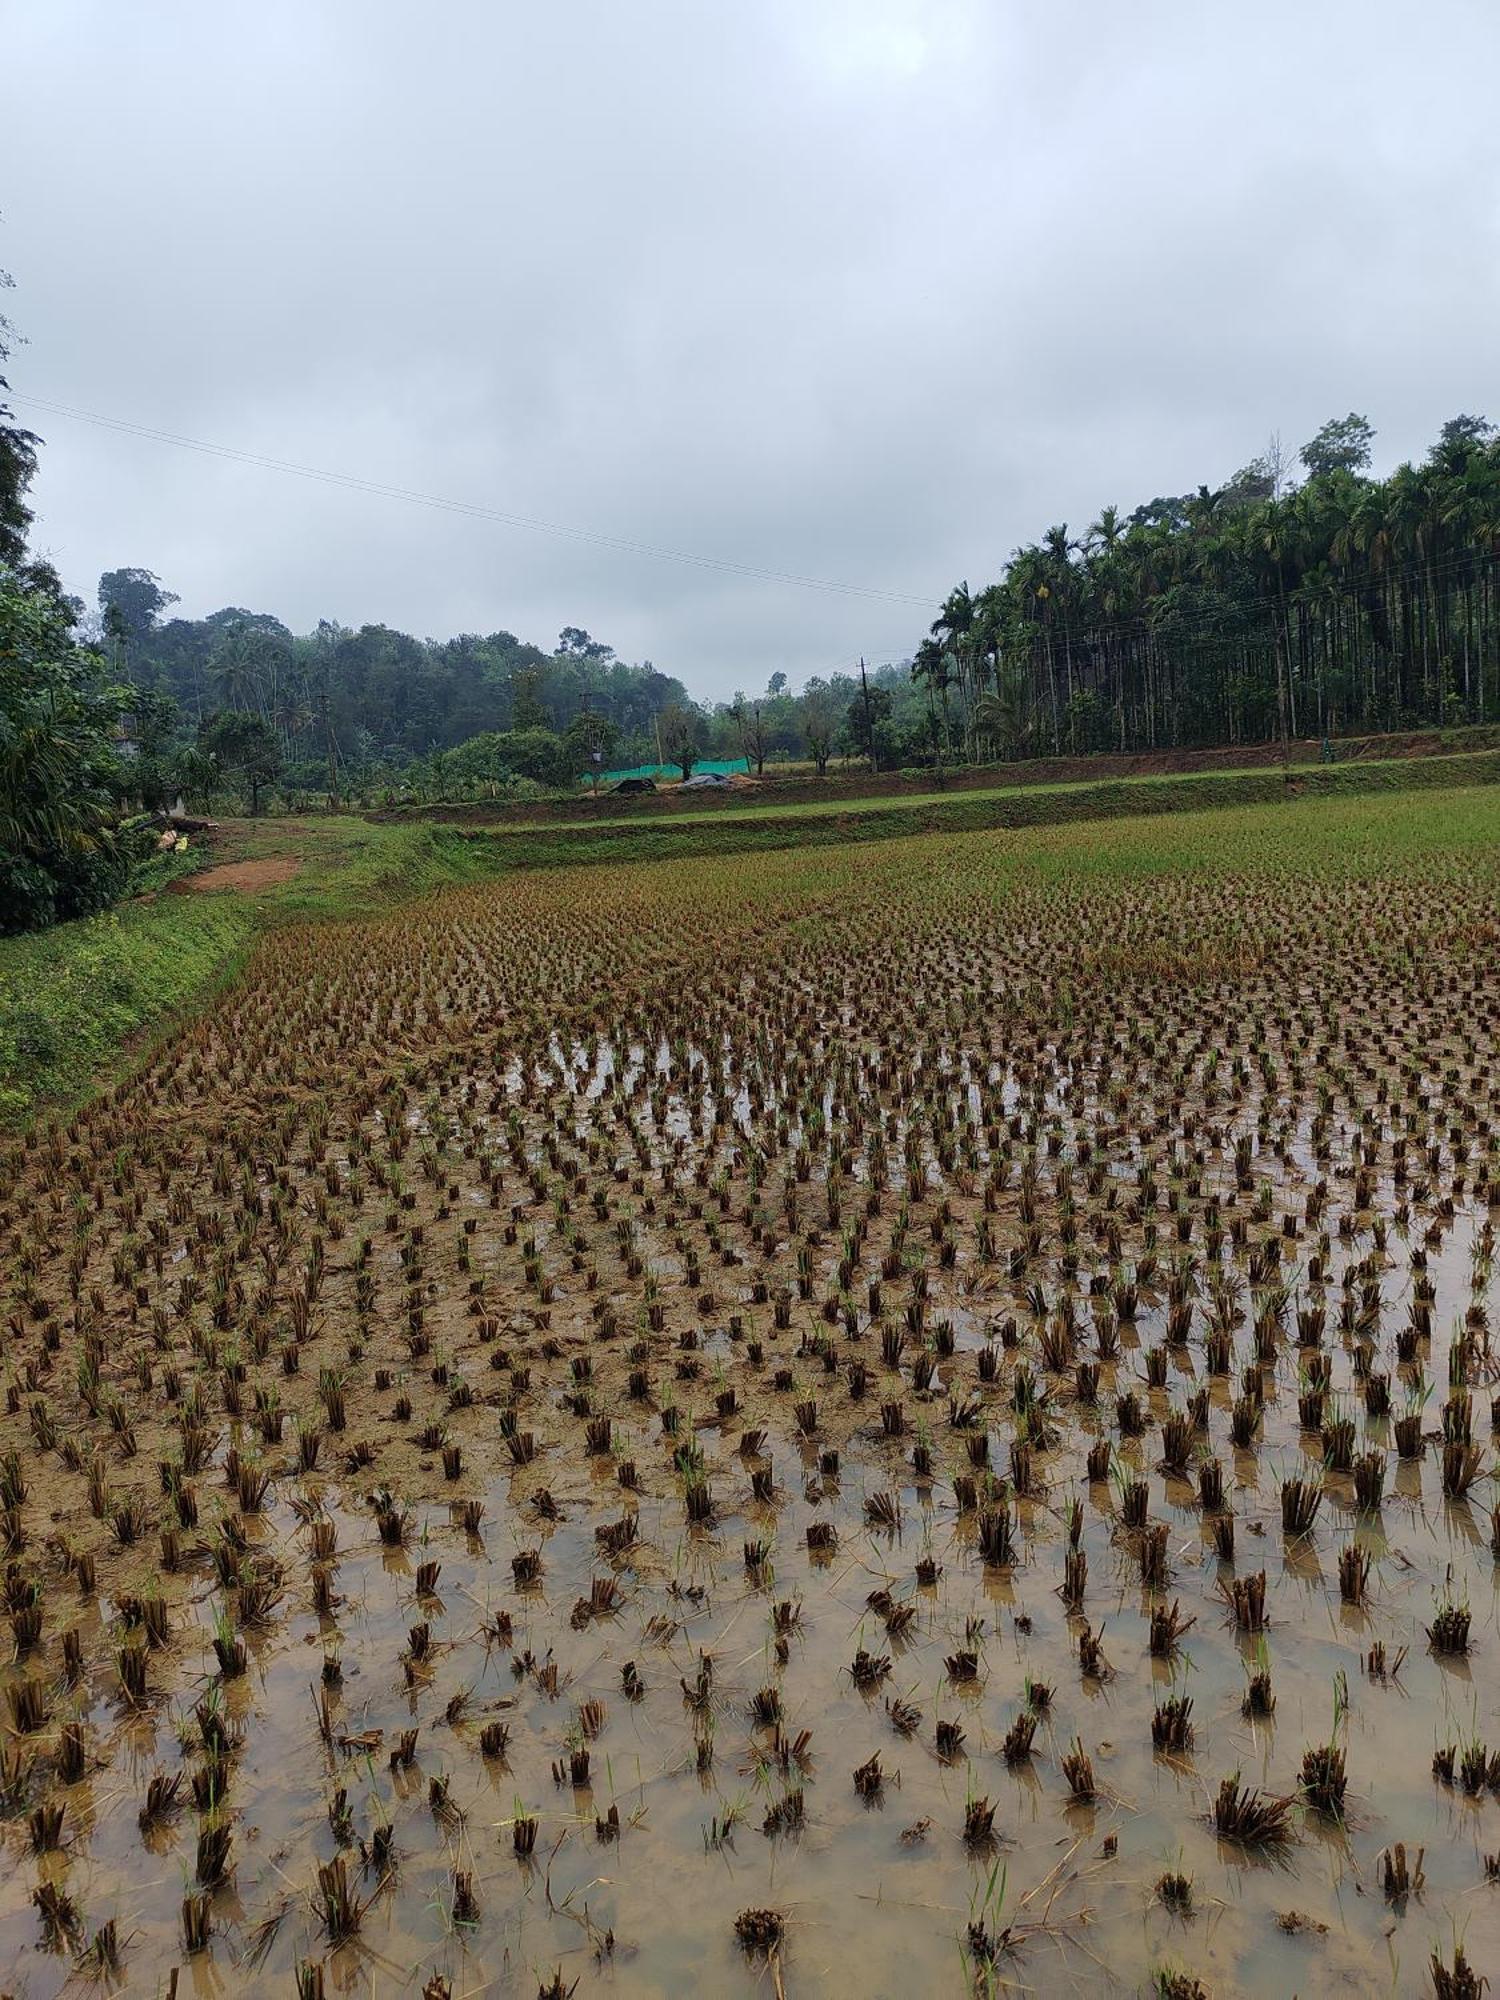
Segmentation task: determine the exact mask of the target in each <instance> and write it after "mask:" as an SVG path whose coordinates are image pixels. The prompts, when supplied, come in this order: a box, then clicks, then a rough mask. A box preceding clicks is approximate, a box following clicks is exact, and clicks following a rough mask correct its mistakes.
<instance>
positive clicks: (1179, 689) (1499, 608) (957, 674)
mask: <svg viewBox="0 0 1500 2000" xmlns="http://www.w3.org/2000/svg"><path fill="white" fill-rule="evenodd" d="M1373 442H1374V432H1373V431H1372V429H1371V427H1370V424H1369V423H1368V421H1367V420H1366V419H1365V418H1364V417H1362V416H1358V415H1356V414H1353V413H1351V414H1350V415H1349V416H1347V417H1341V418H1335V419H1333V420H1332V421H1330V422H1329V423H1327V424H1325V425H1324V426H1323V428H1322V429H1321V430H1320V431H1318V433H1317V434H1316V436H1314V437H1312V438H1311V439H1309V440H1308V442H1307V443H1306V444H1305V445H1304V446H1303V447H1302V449H1301V451H1300V453H1299V454H1298V463H1299V464H1300V467H1301V471H1302V474H1303V478H1302V481H1301V483H1300V484H1298V483H1296V481H1295V480H1294V478H1293V476H1292V473H1293V468H1292V466H1291V464H1290V463H1289V460H1288V455H1287V454H1286V453H1285V452H1284V451H1283V450H1282V447H1281V444H1280V441H1279V440H1278V439H1273V440H1272V443H1271V446H1270V448H1269V449H1268V450H1267V451H1266V453H1264V454H1263V455H1262V456H1261V457H1260V458H1258V459H1255V460H1254V461H1253V462H1252V463H1251V464H1249V465H1248V466H1246V467H1245V468H1244V469H1243V470H1242V471H1240V472H1238V473H1236V474H1235V475H1234V477H1233V478H1232V479H1230V480H1229V481H1228V482H1227V483H1226V484H1225V485H1224V486H1222V487H1219V488H1217V489H1215V488H1211V487H1208V486H1200V487H1199V488H1198V490H1197V492H1196V493H1193V494H1186V495H1181V496H1177V497H1174V498H1167V499H1156V500H1152V501H1149V502H1147V503H1146V504H1145V505H1144V506H1140V507H1137V508H1136V509H1135V510H1134V512H1133V513H1131V514H1129V515H1123V514H1122V513H1121V512H1120V510H1119V509H1118V508H1117V507H1112V506H1111V507H1105V508H1104V509H1103V510H1102V511H1101V512H1100V514H1099V517H1098V519H1097V520H1096V521H1095V522H1094V523H1093V524H1092V526H1090V527H1089V528H1088V529H1087V530H1086V531H1085V532H1084V533H1083V534H1082V535H1076V536H1075V535H1073V534H1070V532H1069V530H1068V529H1067V527H1066V526H1063V527H1055V528H1051V529H1049V530H1048V532H1047V533H1046V534H1045V535H1044V536H1043V537H1042V539H1041V540H1040V541H1039V542H1035V543H1032V544H1030V545H1029V546H1027V547H1025V548H1022V549H1018V550H1016V552H1015V553H1014V554H1013V555H1012V557H1011V559H1010V562H1009V563H1008V564H1007V565H1006V568H1005V571H1004V573H1003V575H1002V576H1001V577H1000V579H999V581H998V582H996V583H994V584H991V585H990V586H989V587H988V588H986V589H984V590H982V591H979V592H971V591H970V589H969V587H968V585H967V584H966V583H965V584H960V585H959V587H958V588H957V589H956V590H955V591H954V592H953V593H952V594H951V596H950V597H949V598H948V601H947V603H946V604H945V605H944V606H943V609H942V612H941V614H940V616H939V618H938V620H937V622H936V623H935V624H934V626H933V628H932V633H931V636H930V637H929V638H928V639H926V640H925V641H924V642H923V644H922V645H921V647H920V648H919V649H918V651H917V655H916V659H915V662H914V665H913V672H914V674H915V675H916V677H917V679H918V680H919V681H920V682H921V683H922V684H923V685H924V686H925V687H926V688H927V689H928V690H929V691H930V693H931V695H932V698H933V703H934V706H935V710H936V713H937V716H938V721H939V728H940V730H941V733H942V737H943V740H944V742H945V744H946V745H947V746H949V748H950V750H951V752H953V753H954V754H963V755H967V756H976V755H982V754H984V753H985V752H986V751H992V750H1005V751H1007V752H1018V751H1025V750H1027V749H1035V748H1037V747H1041V748H1045V749H1049V750H1050V749H1058V750H1066V751H1072V752H1088V751H1093V750H1104V749H1118V750H1135V749H1155V748H1161V747H1168V746H1177V745H1187V744H1208V743H1244V742H1251V741H1267V740H1271V739H1273V738H1275V737H1278V736H1280V737H1292V736H1302V737H1309V736H1320V737H1321V736H1328V735H1336V734H1340V733H1357V732H1365V731H1378V730H1384V729H1399V728H1412V727H1421V726H1424V725H1434V724H1455V723H1460V722H1482V721H1490V720H1493V719H1495V718H1496V717H1497V716H1500V601H1497V595H1496V583H1497V577H1496V558H1497V554H1500V441H1497V438H1496V434H1495V428H1494V426H1493V425H1492V424H1490V423H1488V422H1487V421H1485V420H1484V419H1483V418H1480V417H1470V416H1458V417H1454V418H1452V419H1451V420H1450V421H1449V422H1448V423H1446V424H1444V425H1443V427H1442V430H1441V433H1440V434H1439V437H1438V439H1437V442H1436V443H1435V444H1434V446H1433V447H1432V450H1431V451H1430V452H1429V453H1428V455H1427V456H1426V458H1425V459H1424V460H1423V461H1422V463H1421V464H1420V465H1409V464H1408V465H1401V466H1398V467H1397V469H1396V470H1395V471H1394V472H1393V473H1392V474H1391V475H1390V477H1389V478H1387V479H1383V480H1382V479H1372V478H1370V477H1369V476H1368V467H1369V463H1370V457H1371V449H1372V445H1373Z"/></svg>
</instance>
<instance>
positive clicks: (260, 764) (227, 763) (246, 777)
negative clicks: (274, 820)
mask: <svg viewBox="0 0 1500 2000" xmlns="http://www.w3.org/2000/svg"><path fill="white" fill-rule="evenodd" d="M198 747H199V748H200V749H201V750H203V751H204V752H206V753H207V755H208V756H210V757H212V758H213V759H214V761H215V762H216V763H217V765H218V767H219V769H220V770H221V771H225V772H233V773H234V774H236V775H237V776H238V778H239V780H240V782H241V784H243V785H247V786H248V787H249V789H250V817H251V818H252V819H254V818H255V816H256V814H257V813H258V812H259V811H260V793H261V787H262V786H263V785H269V784H271V783H272V782H273V781H274V779H275V777H276V775H277V773H278V772H279V771H280V769H281V749H280V746H279V745H278V743H277V741H276V737H275V734H274V732H273V731H272V729H271V727H270V725H269V723H266V722H264V721H262V719H261V718H260V716H258V715H247V714H246V713H245V712H244V710H243V709H237V708H226V709H221V710H220V711H219V713H218V714H217V715H211V716H210V717H209V718H208V720H207V721H206V722H205V723H204V724H203V727H202V728H201V729H200V730H199V732H198Z"/></svg>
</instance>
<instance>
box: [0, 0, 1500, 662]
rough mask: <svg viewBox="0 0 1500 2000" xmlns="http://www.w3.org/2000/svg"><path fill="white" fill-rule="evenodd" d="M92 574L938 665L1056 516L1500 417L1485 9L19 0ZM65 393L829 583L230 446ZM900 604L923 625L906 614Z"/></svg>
mask: <svg viewBox="0 0 1500 2000" xmlns="http://www.w3.org/2000/svg"><path fill="white" fill-rule="evenodd" d="M0 37H3V43H4V48H5V58H4V68H5V81H4V83H3V85H0V266H3V267H6V268H9V270H10V271H11V272H12V274H13V275H14V277H15V279H16V290H15V291H14V292H13V293H12V294H10V295H9V298H8V300H7V301H6V308H7V310H8V312H9V314H10V316H11V317H12V318H13V319H14V320H15V322H16V324H17V325H18V327H19V328H20V329H21V330H22V331H23V332H24V333H25V334H26V335H27V336H28V342H29V344H28V345H27V346H25V347H23V348H21V349H19V350H18V351H17V353H16V354H15V355H14V356H13V358H12V361H11V364H10V376H11V381H12V385H13V388H14V390H15V392H16V407H17V410H18V413H20V414H21V415H23V416H25V417H27V418H28V419H29V420H30V421H31V422H32V423H33V425H34V428H36V429H37V430H38V431H40V432H41V433H42V434H43V436H44V437H45V439H46V445H45V450H44V452H43V457H42V472H41V474H40V477H39V479H38V481H37V486H36V491H35V499H36V505H37V510H38V515H39V519H38V525H37V532H36V536H35V540H36V542H37V544H38V545H39V546H40V547H41V548H43V549H45V550H47V551H50V552H51V554H52V555H53V558H54V560H55V561H56V562H57V563H58V565H59V567H60V568H61V570H62V572H63V574H64V576H65V577H66V579H67V581H68V583H69V585H70V587H72V588H75V589H77V590H79V591H80V592H83V593H85V594H87V595H88V597H89V599H90V601H92V598H93V588H94V584H95V581H96V579H97V576H98V573H99V571H100V570H101V569H103V568H108V567H114V566H116V565H118V564H125V563H132V564H141V565H143V566H145V567H146V568H149V569H153V570H155V571H157V572H158V573H159V575H160V576H161V577H162V579H163V580H164V582H165V583H167V584H168V585H169V586H170V587H171V588H172V589H174V590H176V591H177V592H179V593H180V595H181V598H182V608H183V610H184V611H185V612H186V613H188V614H190V615H194V616H196V615H200V614H202V613H205V612H208V611H211V610H214V609H216V608H218V607H219V606H220V605H223V604H240V605H246V606H250V607H253V608H255V609H258V610H267V611H274V612H276V613H277V614H278V615H279V616H280V617H282V618H284V619H285V620H286V621H287V623H288V624H290V625H292V626H293V627H294V628H295V629H297V630H306V629H308V628H309V627H311V626H312V625H313V624H315V623H316V621H317V619H318V618H319V617H330V618H337V619H340V620H343V621H344V622H346V623H351V624H359V623H362V622H365V621H372V622H373V621H384V622H387V623H390V624H394V625H399V626H402V627H404V628H406V629H408V630H412V631H416V632H419V633H423V634H429V635H436V636H445V635H447V634H449V633H453V632H458V631H465V630H477V631H490V630H494V629H495V628H497V627H507V628H509V629H511V630H513V631H515V632H517V633H519V634H521V635H522V636H524V637H527V638H531V639H535V640H537V641H538V642H541V643H550V642H551V641H552V639H553V637H554V635H555V634H556V632H557V630H558V628H559V627H560V626H562V625H564V624H577V625H584V626H587V627H588V628H589V629H590V630H591V631H592V632H593V633H594V634H595V635H596V636H598V637H601V638H604V639H606V640H608V641H609V642H610V643H611V644H613V645H614V646H615V647H616V648H617V650H619V651H620V652H621V653H623V654H624V655H626V656H627V657H629V658H633V659H639V658H643V657H649V658H651V659H653V660H654V661H655V662H656V664H657V665H658V666H659V667H661V668H663V669H664V670H665V671H667V672H670V673H675V674H677V675H679V676H680V677H681V678H682V679H683V680H684V681H685V682H686V683H687V684H688V686H689V687H690V688H691V689H692V690H693V691H694V692H696V693H699V694H702V695H712V696H723V695H727V694H728V693H729V692H730V691H731V690H732V689H734V688H735V687H737V686H738V687H745V688H747V689H750V688H756V687H760V686H762V685H764V682H765V679H766V677H767V675H769V674H770V673H772V672H774V671H775V670H777V669H778V668H781V669H784V670H785V671H787V672H789V673H790V674H791V675H792V677H793V679H794V680H800V679H801V678H802V677H803V676H804V675H805V674H807V673H812V672H817V671H820V670H828V669H831V668H834V667H838V666H841V665H844V664H846V663H848V662H849V661H851V660H852V659H853V658H854V657H855V656H856V655H857V654H858V653H860V652H861V651H863V652H865V653H866V654H868V655H870V656H872V657H874V658H886V657H891V656H899V655H900V654H902V653H903V652H905V651H908V650H909V649H910V648H911V646H912V645H913V644H914V643H915V641H916V639H917V638H918V637H920V635H921V633H922V632H923V630H924V629H925V627H926V625H927V623H928V621H929V620H930V618H931V616H932V615H933V611H934V610H935V608H936V603H937V601H938V600H939V599H940V598H941V597H942V595H943V594H944V593H945V592H946V591H947V589H948V588H949V587H950V586H951V585H952V584H953V583H954V582H955V581H956V580H957V579H959V578H960V577H967V578H968V579H970V580H971V581H972V582H973V583H974V584H975V585H976V586H977V585H978V584H979V583H980V582H982V581H985V580H987V579H989V578H990V577H992V576H993V575H994V574H995V573H996V571H997V569H998V568H999V566H1000V565H1001V564H1002V563H1003V561H1004V559H1005V557H1006V555H1007V554H1008V553H1009V551H1010V550H1011V549H1012V548H1013V547H1014V546H1015V545H1016V544H1017V543H1019V542H1021V541H1023V540H1030V539H1034V538H1035V537H1037V536H1039V535H1040V534H1041V533H1042V532H1043V531H1044V530H1045V529H1046V528H1047V527H1049V526H1050V525H1051V524H1052V523H1054V522H1059V521H1065V522H1067V523H1068V524H1069V525H1070V526H1071V527H1072V528H1073V529H1074V530H1075V531H1076V530H1080V529H1082V528H1083V527H1085V526H1086V525H1087V523H1088V522H1089V521H1091V520H1092V519H1093V518H1094V517H1095V516H1096V515H1097V513H1098V510H1099V508H1100V506H1101V504H1102V503H1104V502H1106V501H1115V502H1117V503H1119V504H1120V505H1122V506H1123V507H1125V508H1127V509H1128V508H1129V507H1130V506H1133V505H1134V504H1136V503H1137V502H1138V501H1140V500H1142V499H1147V498H1150V497H1151V496H1153V495H1155V494H1158V493H1171V492H1181V491H1184V490H1190V489H1192V488H1193V487H1195V486H1196V485H1197V484H1198V483H1199V482H1200V481H1202V480H1208V481H1210V482H1214V481H1219V480H1222V479H1224V478H1226V477H1227V476H1228V475H1229V474H1230V473H1231V472H1232V471H1234V470H1235V468H1236V467H1237V466H1239V465H1241V464H1243V463H1244V462H1245V461H1246V460H1247V459H1249V458H1251V457H1253V456H1254V455H1255V453H1256V452H1257V451H1258V450H1260V449H1261V447H1262V446H1263V444H1264V441H1265V439H1266V436H1267V434H1268V433H1269V432H1270V431H1271V430H1272V429H1273V427H1274V428H1277V429H1279V430H1280V431H1281V432H1282V434H1283V436H1284V438H1285V439H1286V441H1287V442H1288V443H1289V444H1291V445H1292V446H1295V445H1297V444H1299V443H1301V442H1302V440H1303V439H1304V438H1306V437H1307V436H1309V435H1310V434H1311V432H1312V431H1313V430H1314V429H1316V427H1317V426H1318V424H1319V423H1320V422H1322V420H1323V419H1324V418H1326V417H1328V416H1330V415H1334V414H1343V413H1344V412H1346V411H1348V410H1349V409H1351V408H1353V409H1357V410H1360V411H1362V412H1365V413H1366V414H1368V416H1369V417H1370V419H1371V420H1372V422H1373V423H1374V424H1375V426H1376V428H1377V431H1378V433H1379V439H1378V444H1377V462H1378V464H1379V465H1380V466H1381V467H1385V466H1387V465H1389V464H1392V463H1394V462H1396V461H1397V460H1398V459H1400V458H1402V457H1407V456H1412V455H1417V454H1420V453H1421V452H1422V451H1423V450H1424V449H1425V448H1426V446H1427V444H1428V442H1429V441H1430V439H1431V437H1432V436H1433V434H1434V433H1435V431H1436V429H1437V426H1438V425H1439V424H1440V423H1441V422H1442V421H1443V419H1444V418H1446V417H1448V416H1451V415H1452V414H1454V412H1456V411H1458V410H1475V411H1480V412H1482V413H1485V414H1489V415H1491V416H1495V417H1497V418H1500V369H1497V363H1500V340H1497V333H1500V119H1497V118H1496V115H1495V110H1494V80H1495V77H1496V75H1497V73H1500V7H1497V5H1496V4H1495V0H1427V4H1426V5H1425V6H1424V7H1423V8H1422V9H1420V10H1416V9H1413V8H1412V7H1410V6H1409V5H1407V4H1404V0H1403V4H1400V5H1396V4H1391V0H1262V4H1261V5H1259V6H1257V7H1255V8H1231V7H1229V6H1227V5H1217V4H1207V5H1205V4H1204V0H1134V4H1132V5H1130V6H1128V7H1122V6H1120V5H1118V4H1117V0H1110V4H1102V0H1037V4H1021V0H739V4H734V5H731V4H727V0H525V4H519V0H428V4H426V5H414V4H412V0H402V4H400V5H396V4H390V0H250V4H239V0H236V4H229V0H219V3H218V4H212V5H205V4H203V0H171V3H169V0H130V4H129V5H124V4H121V0H0ZM28 392H31V393H33V394H35V395H37V396H44V397H47V398H49V399H52V400H54V401H56V402H59V403H66V404H68V405H69V406H71V407H75V408H78V409H82V410H88V411H93V412H97V413H101V414H103V415H105V416H108V417H112V418H115V419H121V420H125V421H128V422H131V423H135V424H139V425H145V426H150V427H155V428H158V429H162V430H168V431H172V432H174V433H178V434H181V435H183V436H186V437H190V438H196V439H202V440H207V441H209V442H212V443H215V444H221V445H228V446H231V447H234V448H236V449H239V450H242V451H246V452H252V453H258V454H262V455H264V456H268V457H274V458H276V459H280V460H290V461H294V462H296V463H299V464H302V465H307V466H313V467H319V468H324V469H327V470H330V471H333V472H337V473H341V474H348V475H352V476H355V477H357V478H361V479H366V480H372V481H376V482H379V483H381V484H384V485H388V486H396V487H401V488H404V489H410V490H413V491H418V492H422V493H426V494H434V495H439V496H443V497H445V498H448V499H452V500H457V501H462V502H467V503H471V504H474V505H478V506H481V507H485V508H490V509H495V510H499V511H501V512H505V513H511V514H525V515H528V516H532V517H541V518H544V519H547V520H550V521H553V522H557V523H561V524H565V525H568V526H571V527H575V528H578V529H583V530H587V531H589V532H590V533H592V534H597V535H600V536H605V537H614V538H618V539H624V540H628V541H632V542H636V543H645V544H651V545H657V546H661V547H666V548H671V549H676V550H681V551H687V552H690V553H692V554H695V555H699V556H702V557H707V558H713V559H717V560H720V561H724V562H727V563H736V564H740V565H745V566H748V567H752V568H757V569H766V570H775V571H778V572H789V571H790V572H795V573H797V574H798V575H802V576H809V577H816V578H822V579H828V580H832V581H836V582H841V583H844V584H848V585H856V586H859V587H860V588H861V590H862V591H867V592H870V593H882V592H883V593H888V595H885V596H882V595H877V594H870V595H860V594H854V593H852V592H835V591H824V590H813V589H804V588H798V587H796V586H795V585H790V584H784V583H767V582H757V581H752V580H749V579H747V578H745V577H743V576H738V575H735V574H732V573H729V572H725V571H722V570H717V569H714V568H708V567H699V566H694V565H691V564H687V563H682V562H674V561H665V560H659V559H657V558H654V557H652V556H650V555H646V554H638V553H632V552H629V551H625V550H621V549H617V548H609V547H606V546H601V545H599V544H597V543H593V542H589V541H586V540H580V539H577V538H571V537H567V536H563V535H552V534H545V533H538V532H535V531H531V530H528V529H525V528H521V527H515V526H507V525H503V524H501V523H498V522H494V521H488V520H479V519H474V518H469V517H464V516H462V515H455V514H452V513H444V512H439V511H434V510H431V509H429V508H425V507H420V506H414V505H410V504H406V503H404V502H401V501H399V500H395V499H389V498H383V497H377V496H374V495H370V494H367V493H357V492H351V491H349V490H346V489H344V488H340V487H336V486H329V485H320V484H317V483H313V482H308V481H305V480H300V479H297V478H294V477H290V476H288V475H287V474H285V473H279V472H274V471H269V470H263V469H257V468H252V467H248V466H246V465H244V464H242V463H238V462H235V461H232V460H224V459H216V458H212V457H205V456H203V455H201V454H198V453H194V452H191V451H186V450H182V449H174V448H172V447H169V446H165V445H162V444H158V443H153V442H148V441H146V440H144V439H142V438H139V437H134V436H128V435H122V434H119V433H115V432H111V431H109V430H106V429H102V428H98V427H94V426H90V425H88V424H84V423H80V422H76V421H72V420H70V419H68V418H65V417H62V416H58V415H55V414H53V413H50V412H45V411H41V410H38V409H36V408H35V407H34V406H29V405H28V404H27V403H26V401H25V398H26V395H27V393H28ZM909 597H916V598H919V599H921V600H922V601H921V602H920V603H916V602H907V601H904V600H905V599H907V598H909Z"/></svg>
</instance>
